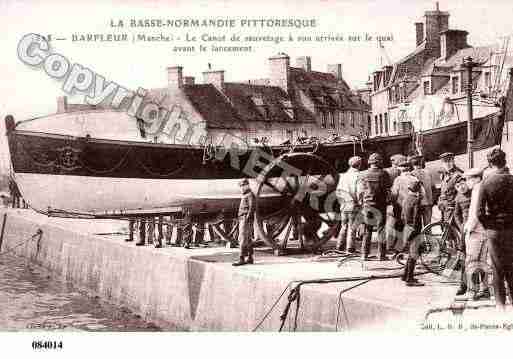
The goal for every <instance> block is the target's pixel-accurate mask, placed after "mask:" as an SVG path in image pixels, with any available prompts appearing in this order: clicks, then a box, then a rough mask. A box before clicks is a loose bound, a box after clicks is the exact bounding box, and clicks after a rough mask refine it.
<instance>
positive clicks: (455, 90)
mask: <svg viewBox="0 0 513 359" xmlns="http://www.w3.org/2000/svg"><path fill="white" fill-rule="evenodd" d="M458 85H459V77H457V76H455V77H453V78H452V86H451V87H452V93H453V95H454V94H457V93H459V92H460V89H459V86H458Z"/></svg>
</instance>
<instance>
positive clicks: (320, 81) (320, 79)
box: [290, 67, 350, 90]
mask: <svg viewBox="0 0 513 359" xmlns="http://www.w3.org/2000/svg"><path fill="white" fill-rule="evenodd" d="M290 79H291V81H293V82H294V83H296V84H297V85H300V86H301V85H307V86H309V87H310V86H315V85H324V86H325V85H326V84H327V83H333V84H337V83H340V84H341V85H342V87H343V88H345V89H346V90H349V89H350V87H349V85H348V84H347V82H346V81H345V80H344V79H340V80H339V79H337V78H336V77H335V75H333V74H332V73H329V72H320V71H306V70H305V69H302V68H300V67H291V68H290Z"/></svg>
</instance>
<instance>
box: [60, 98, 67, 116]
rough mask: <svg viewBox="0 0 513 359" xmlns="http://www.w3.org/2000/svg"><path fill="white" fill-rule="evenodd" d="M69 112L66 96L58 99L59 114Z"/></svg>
mask: <svg viewBox="0 0 513 359" xmlns="http://www.w3.org/2000/svg"><path fill="white" fill-rule="evenodd" d="M67 110H68V98H67V97H66V96H59V97H57V113H66V112H67Z"/></svg>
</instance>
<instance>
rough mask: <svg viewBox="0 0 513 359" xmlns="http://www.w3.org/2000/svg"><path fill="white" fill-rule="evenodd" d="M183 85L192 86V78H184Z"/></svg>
mask: <svg viewBox="0 0 513 359" xmlns="http://www.w3.org/2000/svg"><path fill="white" fill-rule="evenodd" d="M183 83H184V85H194V76H185V77H184V78H183Z"/></svg>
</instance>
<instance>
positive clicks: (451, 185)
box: [438, 152, 463, 221]
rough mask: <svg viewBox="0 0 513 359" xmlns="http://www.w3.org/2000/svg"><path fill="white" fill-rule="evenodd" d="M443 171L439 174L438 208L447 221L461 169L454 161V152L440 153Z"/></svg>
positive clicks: (453, 203) (452, 210) (449, 216)
mask: <svg viewBox="0 0 513 359" xmlns="http://www.w3.org/2000/svg"><path fill="white" fill-rule="evenodd" d="M440 159H441V160H442V166H443V172H442V174H441V175H440V180H441V183H440V185H441V187H440V197H439V198H438V208H439V209H440V211H441V212H442V218H443V219H444V220H445V221H448V220H449V219H450V218H451V217H452V214H453V212H454V206H455V198H456V187H455V184H456V182H457V181H458V180H459V179H460V178H461V175H462V173H463V171H462V170H461V169H460V168H458V167H457V166H456V164H455V163H454V153H452V152H446V153H443V154H441V155H440Z"/></svg>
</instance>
